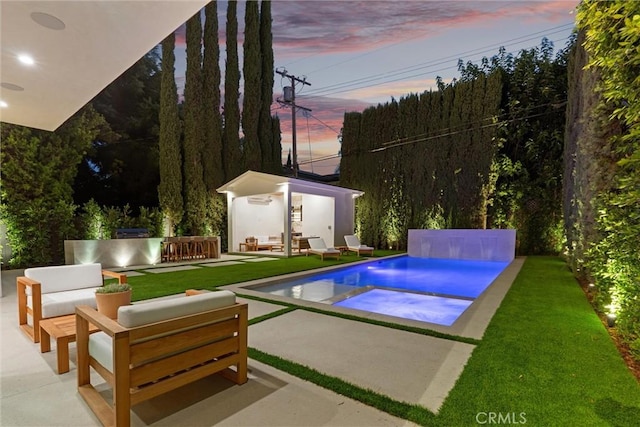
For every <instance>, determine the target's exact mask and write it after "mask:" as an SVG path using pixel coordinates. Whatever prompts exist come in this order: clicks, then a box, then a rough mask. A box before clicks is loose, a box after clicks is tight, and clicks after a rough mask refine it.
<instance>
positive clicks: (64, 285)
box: [24, 264, 103, 317]
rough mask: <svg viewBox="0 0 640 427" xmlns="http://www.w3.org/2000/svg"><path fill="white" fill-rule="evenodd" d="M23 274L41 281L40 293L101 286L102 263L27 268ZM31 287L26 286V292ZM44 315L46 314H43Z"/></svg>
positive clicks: (28, 291)
mask: <svg viewBox="0 0 640 427" xmlns="http://www.w3.org/2000/svg"><path fill="white" fill-rule="evenodd" d="M24 275H25V276H26V277H28V278H30V279H33V280H36V281H38V282H40V283H41V287H40V289H41V292H42V294H48V293H52V292H62V291H70V290H74V289H82V288H95V287H97V286H102V283H103V282H102V265H100V264H76V265H57V266H53V267H35V268H27V269H26V270H25V271H24ZM30 290H31V288H30V287H27V294H30V293H31V292H30ZM45 317H46V316H45Z"/></svg>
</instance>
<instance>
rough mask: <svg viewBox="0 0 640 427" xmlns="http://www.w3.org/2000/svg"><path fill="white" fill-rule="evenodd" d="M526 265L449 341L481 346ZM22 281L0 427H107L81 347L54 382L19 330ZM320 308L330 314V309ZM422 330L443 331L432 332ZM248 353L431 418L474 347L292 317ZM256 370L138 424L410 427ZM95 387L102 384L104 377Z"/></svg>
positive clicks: (8, 345) (10, 292)
mask: <svg viewBox="0 0 640 427" xmlns="http://www.w3.org/2000/svg"><path fill="white" fill-rule="evenodd" d="M221 261H223V262H229V261H231V259H228V260H225V259H223V260H221ZM233 261H238V259H233ZM254 262H255V261H254ZM522 262H523V259H516V260H515V261H514V262H513V263H512V264H511V266H509V267H508V268H507V270H505V272H503V274H502V275H500V277H498V279H496V281H495V282H494V283H493V285H492V286H491V287H490V288H489V289H488V290H487V291H486V292H485V293H484V294H483V295H482V296H481V297H480V298H478V299H477V300H476V301H475V302H474V304H473V305H472V306H471V307H470V308H469V309H468V310H467V312H465V314H463V316H461V318H460V319H459V320H458V322H456V323H455V324H454V325H453V326H452V327H450V328H445V327H442V328H445V329H448V333H451V334H458V335H464V336H471V337H477V338H480V337H481V336H482V333H483V332H484V329H485V328H486V326H487V325H488V322H489V321H490V319H491V317H492V315H493V313H494V312H495V310H496V309H497V307H498V306H499V304H500V302H501V301H502V298H503V297H504V295H505V294H506V292H507V290H508V289H509V287H510V285H511V283H512V281H513V279H514V278H515V276H516V275H517V273H518V271H519V270H520V267H521V266H522ZM199 268H207V267H199ZM21 273H22V272H21V271H3V272H2V287H3V297H2V298H1V299H0V312H1V317H0V319H1V334H2V355H1V359H0V363H1V381H2V382H1V396H0V398H1V400H0V410H1V411H0V424H1V425H7V426H97V425H100V424H99V422H98V420H97V418H96V417H95V416H94V415H93V413H92V412H91V411H90V410H89V409H88V407H87V406H86V405H85V404H84V402H83V401H82V399H81V398H80V396H79V395H78V393H77V391H76V370H75V363H74V361H73V359H74V358H75V346H74V345H73V344H72V345H71V349H70V353H71V358H72V361H71V371H70V372H68V373H66V374H62V375H57V374H56V373H55V366H56V349H55V345H54V346H53V348H52V351H51V352H50V353H40V350H39V345H38V344H34V343H33V342H31V341H29V339H28V337H27V336H26V335H24V334H23V333H22V332H21V331H20V330H19V328H18V326H17V310H16V291H15V277H16V276H18V275H20V274H21ZM234 290H236V292H238V293H240V292H242V293H245V294H247V295H248V294H250V293H251V291H246V292H245V291H244V290H240V289H234ZM264 295H265V294H262V296H263V297H264ZM247 302H248V303H249V317H250V318H256V317H259V316H262V315H264V314H267V313H271V312H274V311H277V310H280V309H281V308H282V306H281V305H277V304H271V303H267V302H260V301H255V300H247ZM296 302H298V303H300V305H313V304H314V303H305V302H302V301H296ZM322 308H323V309H324V310H332V307H331V306H327V305H326V304H323V305H322ZM342 310H344V309H342ZM336 311H340V310H338V309H336ZM351 314H354V313H353V312H351ZM369 317H373V318H377V319H379V320H385V321H394V322H395V323H408V324H411V325H414V326H415V325H416V324H417V323H420V322H415V321H406V322H403V321H401V320H400V319H398V318H389V317H387V316H381V315H369ZM421 326H422V327H428V328H429V329H437V328H434V327H433V326H434V325H425V324H422V325H421ZM478 335H479V336H478ZM249 346H250V347H252V348H255V349H258V350H261V351H263V352H265V353H269V354H272V355H276V356H280V357H282V358H285V359H288V360H291V361H293V362H297V363H300V364H303V365H306V366H309V367H311V368H314V369H316V370H318V371H320V372H323V373H325V374H328V375H332V376H335V377H338V378H341V379H343V380H345V381H348V382H350V383H352V384H355V385H357V386H360V387H363V388H368V389H371V390H373V391H376V392H378V393H381V394H384V395H387V396H389V397H391V398H392V399H395V400H399V401H406V402H409V403H415V404H419V405H421V406H424V407H425V408H427V409H429V410H431V411H433V412H437V410H438V408H439V407H440V405H441V404H442V402H443V401H444V400H445V399H446V396H447V394H448V393H449V391H450V389H451V388H452V387H453V386H454V385H455V382H456V380H457V378H458V376H459V375H460V373H461V372H462V370H463V369H464V365H465V364H466V362H467V360H468V358H469V357H470V355H471V352H472V350H473V348H474V346H472V345H470V344H464V343H460V342H457V341H451V340H445V339H440V338H435V337H430V336H425V335H419V334H414V333H410V332H404V331H399V330H396V329H391V328H387V327H383V326H377V325H371V324H366V323H362V322H358V321H353V320H345V319H341V318H337V317H333V316H328V315H323V314H318V313H313V312H310V311H306V310H295V311H292V312H288V313H285V314H283V315H280V316H277V317H274V318H271V319H269V320H266V321H263V322H259V323H257V324H255V325H252V326H250V327H249ZM249 369H250V376H249V382H248V383H247V384H245V385H242V386H236V385H233V384H232V383H230V382H227V381H226V380H224V379H222V378H221V377H218V376H212V377H209V378H206V379H204V380H200V381H198V382H196V383H193V384H190V385H188V386H185V387H182V388H181V389H179V390H176V391H174V392H170V393H167V394H165V395H163V396H160V397H157V398H154V399H152V400H150V401H148V402H145V403H142V404H140V405H137V406H135V407H134V408H133V411H132V425H134V426H148V425H157V426H177V425H180V426H213V425H233V426H283V425H291V426H312V425H315V426H408V425H413V424H412V423H410V422H408V421H406V420H403V419H399V418H396V417H393V416H391V415H389V414H387V413H385V412H382V411H379V410H377V409H375V408H372V407H369V406H367V405H364V404H362V403H359V402H357V401H354V400H351V399H349V398H346V397H344V396H341V395H339V394H336V393H334V392H332V391H329V390H326V389H323V388H321V387H318V386H316V385H314V384H312V383H309V382H306V381H303V380H301V379H299V378H296V377H293V376H291V375H288V374H286V373H284V372H281V371H278V370H276V369H274V368H272V367H270V366H268V365H265V364H262V363H260V362H257V361H255V360H252V359H250V360H249ZM96 381H98V382H99V379H98V378H97V377H96ZM104 388H105V389H106V387H104Z"/></svg>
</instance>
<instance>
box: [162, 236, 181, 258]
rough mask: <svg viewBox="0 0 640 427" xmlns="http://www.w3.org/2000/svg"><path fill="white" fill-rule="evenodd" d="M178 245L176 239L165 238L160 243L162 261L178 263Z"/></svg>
mask: <svg viewBox="0 0 640 427" xmlns="http://www.w3.org/2000/svg"><path fill="white" fill-rule="evenodd" d="M180 257H181V256H180V244H179V242H178V238H177V237H166V238H165V240H164V242H162V259H163V260H166V261H178V260H179V259H180Z"/></svg>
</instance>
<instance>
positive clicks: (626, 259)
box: [564, 0, 640, 359]
mask: <svg viewBox="0 0 640 427" xmlns="http://www.w3.org/2000/svg"><path fill="white" fill-rule="evenodd" d="M578 26H579V29H580V36H579V39H578V40H579V43H578V46H577V47H576V52H575V55H574V58H573V62H572V67H571V70H572V76H573V78H572V79H571V80H570V81H571V83H572V84H571V86H570V88H569V89H570V90H569V108H570V110H569V111H570V112H569V115H568V118H567V119H568V126H567V145H566V152H565V194H564V210H565V217H566V223H565V230H566V235H567V244H568V245H567V254H568V257H569V261H570V264H571V266H572V268H573V269H574V271H575V273H576V274H577V275H578V276H579V277H581V278H583V279H584V280H589V281H590V282H592V283H593V284H594V288H595V290H594V302H595V303H596V307H597V308H598V309H599V310H601V312H602V313H603V314H606V315H608V316H610V317H611V318H615V323H616V326H617V329H618V332H619V335H620V336H621V337H622V339H623V340H624V341H625V342H626V343H627V344H628V345H629V348H630V350H631V352H632V353H633V354H634V355H635V357H636V358H638V359H640V251H638V246H639V244H640V102H639V101H640V99H639V98H640V79H638V75H639V70H640V51H639V50H638V46H640V2H630V1H623V0H616V1H609V2H599V1H593V0H588V1H583V2H582V3H581V4H580V7H579V13H578Z"/></svg>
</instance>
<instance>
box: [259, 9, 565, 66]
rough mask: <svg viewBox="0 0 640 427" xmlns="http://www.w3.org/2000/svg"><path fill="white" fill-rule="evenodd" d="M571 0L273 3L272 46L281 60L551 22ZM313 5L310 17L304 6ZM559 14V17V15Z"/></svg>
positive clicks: (367, 49)
mask: <svg viewBox="0 0 640 427" xmlns="http://www.w3.org/2000/svg"><path fill="white" fill-rule="evenodd" d="M577 3H578V1H577V0H556V1H548V2H539V1H516V2H504V1H451V2H435V1H402V2H400V1H322V2H313V3H310V2H289V1H282V2H273V6H272V10H273V23H274V24H273V37H274V46H276V48H277V50H278V52H279V53H280V54H282V55H285V56H289V57H291V56H307V55H310V54H323V53H325V54H329V53H331V54H335V53H347V52H355V51H363V50H364V51H370V50H372V49H377V48H380V47H382V46H385V45H391V44H395V43H397V42H398V40H402V41H403V42H405V41H408V40H412V39H427V38H429V37H431V36H435V35H437V34H439V33H441V32H442V31H446V30H450V29H452V28H456V27H461V26H469V25H476V24H480V23H482V22H487V23H488V24H489V25H491V21H492V20H494V19H499V18H504V17H512V18H513V17H519V18H520V19H523V20H525V19H526V20H537V21H543V20H548V21H551V22H556V21H557V20H559V19H560V18H558V12H559V11H560V12H563V11H566V16H567V17H569V11H570V10H572V9H573V8H575V6H576V5H577ZM311 5H312V7H313V13H310V10H309V8H310V7H311ZM560 15H561V16H562V14H560Z"/></svg>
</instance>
